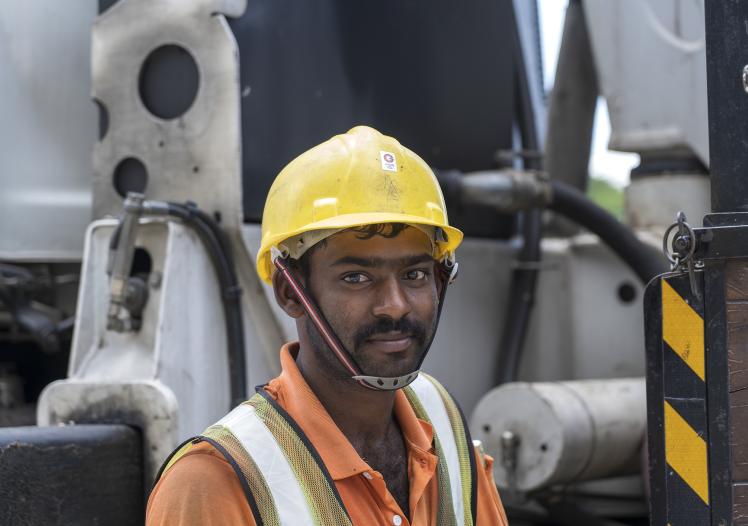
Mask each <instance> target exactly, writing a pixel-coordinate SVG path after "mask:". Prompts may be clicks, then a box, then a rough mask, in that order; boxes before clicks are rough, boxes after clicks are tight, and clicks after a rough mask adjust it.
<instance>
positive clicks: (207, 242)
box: [110, 202, 248, 407]
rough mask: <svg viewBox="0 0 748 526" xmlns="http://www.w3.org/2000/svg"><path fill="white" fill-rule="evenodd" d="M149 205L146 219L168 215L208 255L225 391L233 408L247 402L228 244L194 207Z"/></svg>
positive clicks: (236, 291)
mask: <svg viewBox="0 0 748 526" xmlns="http://www.w3.org/2000/svg"><path fill="white" fill-rule="evenodd" d="M149 204H150V205H155V206H151V208H150V211H149V215H168V216H171V217H174V218H177V219H180V220H181V221H182V222H183V223H184V224H185V225H187V226H188V227H190V228H192V230H193V231H194V232H195V233H196V234H197V236H198V237H199V238H200V241H201V242H202V244H203V246H204V247H205V250H206V252H207V253H208V257H209V258H210V261H211V264H212V265H213V269H214V271H215V273H216V277H217V279H218V284H219V288H220V291H221V304H222V305H223V314H224V321H225V326H226V343H227V351H228V361H229V384H230V386H229V389H230V394H231V406H232V407H234V406H235V405H237V404H240V403H241V402H243V401H245V400H246V399H247V397H248V391H247V378H246V370H247V366H246V364H247V362H246V351H245V348H244V324H243V319H242V318H243V316H242V304H241V293H242V290H241V287H240V286H239V280H238V279H237V276H236V271H235V267H234V259H233V254H232V252H231V243H230V242H229V240H228V238H227V237H226V234H225V232H224V231H223V230H222V229H221V228H220V227H219V226H218V224H217V223H216V222H215V221H214V220H213V218H212V217H210V216H209V215H208V214H206V213H205V212H203V211H202V210H200V209H198V208H197V206H196V205H195V204H194V203H186V204H178V203H171V202H167V203H163V202H151V203H149ZM162 205H165V206H162ZM121 225H122V223H121V222H120V223H119V225H117V228H116V229H115V231H114V233H113V234H112V238H111V241H110V250H115V249H116V248H117V244H118V241H119V236H120V228H121Z"/></svg>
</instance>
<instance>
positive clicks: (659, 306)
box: [645, 271, 711, 526]
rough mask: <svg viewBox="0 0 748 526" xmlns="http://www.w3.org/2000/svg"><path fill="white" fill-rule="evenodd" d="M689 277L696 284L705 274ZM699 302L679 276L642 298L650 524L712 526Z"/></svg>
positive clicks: (665, 278) (672, 276) (688, 283)
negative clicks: (644, 317)
mask: <svg viewBox="0 0 748 526" xmlns="http://www.w3.org/2000/svg"><path fill="white" fill-rule="evenodd" d="M694 278H695V279H696V281H697V284H698V285H702V284H703V271H698V272H696V273H695V276H694ZM701 290H703V289H701ZM699 296H700V297H699ZM703 297H704V295H703V294H700V295H697V294H694V293H693V291H692V288H691V279H690V277H689V276H688V274H685V273H683V274H670V275H665V276H663V277H661V278H658V279H656V280H654V281H653V282H652V283H650V285H649V286H648V287H647V291H646V295H645V308H646V309H647V317H646V320H647V350H648V352H647V407H648V422H649V435H648V443H649V459H650V492H651V517H652V524H653V525H665V524H670V525H671V526H678V525H691V524H693V525H696V524H698V525H701V524H704V525H708V524H711V510H710V504H711V501H710V487H709V458H708V453H709V446H708V437H709V430H708V417H707V414H708V410H707V409H708V408H707V392H706V355H705V345H704V340H705V334H704V302H703Z"/></svg>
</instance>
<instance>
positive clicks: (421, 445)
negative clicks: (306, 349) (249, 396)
mask: <svg viewBox="0 0 748 526" xmlns="http://www.w3.org/2000/svg"><path fill="white" fill-rule="evenodd" d="M298 350H299V344H298V342H292V343H287V344H286V345H284V346H283V347H282V348H281V352H280V361H281V368H282V371H281V374H280V376H278V377H277V378H275V379H273V380H271V381H270V383H269V384H268V385H267V386H266V387H265V388H266V390H267V391H268V392H269V393H270V395H271V396H273V397H274V398H275V399H276V400H277V401H278V403H279V404H280V405H281V406H282V407H283V408H284V409H285V410H286V412H288V414H289V415H290V416H291V418H293V419H294V420H295V421H296V423H297V424H298V425H299V427H301V429H302V430H303V431H304V433H305V434H306V436H307V438H309V441H310V442H311V443H312V444H313V445H314V447H315V448H316V449H317V452H318V453H319V455H320V457H321V459H322V462H323V463H324V464H325V466H326V467H327V469H328V471H329V472H330V476H331V477H332V478H333V480H339V479H342V478H346V477H350V476H353V475H357V474H360V473H363V472H365V471H371V470H372V468H371V467H370V466H369V465H368V464H367V463H366V462H364V460H363V459H362V458H361V457H360V456H359V454H358V453H357V452H356V450H355V449H354V447H353V445H352V444H351V443H350V442H349V441H348V439H347V438H346V437H345V435H344V434H343V432H342V431H340V429H339V428H338V426H337V425H336V424H335V422H334V421H333V419H332V417H330V415H329V413H328V412H327V410H325V408H324V407H323V406H322V403H321V402H320V401H319V399H318V398H317V396H316V395H315V394H314V392H313V391H312V389H311V388H310V387H309V384H307V383H306V380H304V377H303V376H302V375H301V371H299V368H298V367H297V366H296V361H295V360H294V356H295V355H296V353H297V352H298ZM394 412H395V418H397V421H398V423H399V424H400V429H401V430H402V432H403V436H404V438H405V444H406V447H407V449H408V452H409V453H414V454H417V455H418V456H423V455H426V454H430V453H433V449H432V441H433V437H434V432H433V428H432V427H431V424H429V423H428V422H426V421H424V420H420V419H418V418H417V417H416V415H415V413H414V411H413V408H412V407H411V405H410V403H409V402H408V400H407V398H406V397H405V393H403V392H402V390H398V391H397V392H396V393H395V404H394Z"/></svg>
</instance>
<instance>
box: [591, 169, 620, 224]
mask: <svg viewBox="0 0 748 526" xmlns="http://www.w3.org/2000/svg"><path fill="white" fill-rule="evenodd" d="M587 195H588V196H589V197H590V199H592V200H593V201H594V202H595V203H597V204H598V205H600V206H601V207H603V208H604V209H606V210H607V211H608V212H610V213H611V214H613V215H614V216H616V217H617V218H618V219H623V190H621V189H620V188H616V187H615V186H613V185H612V184H610V183H609V182H608V181H605V180H604V179H596V178H594V177H590V182H589V185H588V187H587Z"/></svg>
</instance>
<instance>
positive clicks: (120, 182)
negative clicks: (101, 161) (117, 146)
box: [112, 157, 148, 197]
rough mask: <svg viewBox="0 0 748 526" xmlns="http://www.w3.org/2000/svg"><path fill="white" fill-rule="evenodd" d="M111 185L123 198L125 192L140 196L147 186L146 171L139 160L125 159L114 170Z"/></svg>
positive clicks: (133, 158)
mask: <svg viewBox="0 0 748 526" xmlns="http://www.w3.org/2000/svg"><path fill="white" fill-rule="evenodd" d="M112 184H114V189H115V190H116V191H117V193H118V194H119V195H120V196H121V197H125V196H126V195H127V192H138V193H141V194H142V193H144V192H145V188H146V186H148V171H147V170H146V168H145V165H144V164H143V162H142V161H141V160H140V159H136V158H135V157H125V158H124V159H122V160H121V161H120V162H119V164H117V166H116V167H115V168H114V176H113V178H112Z"/></svg>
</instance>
